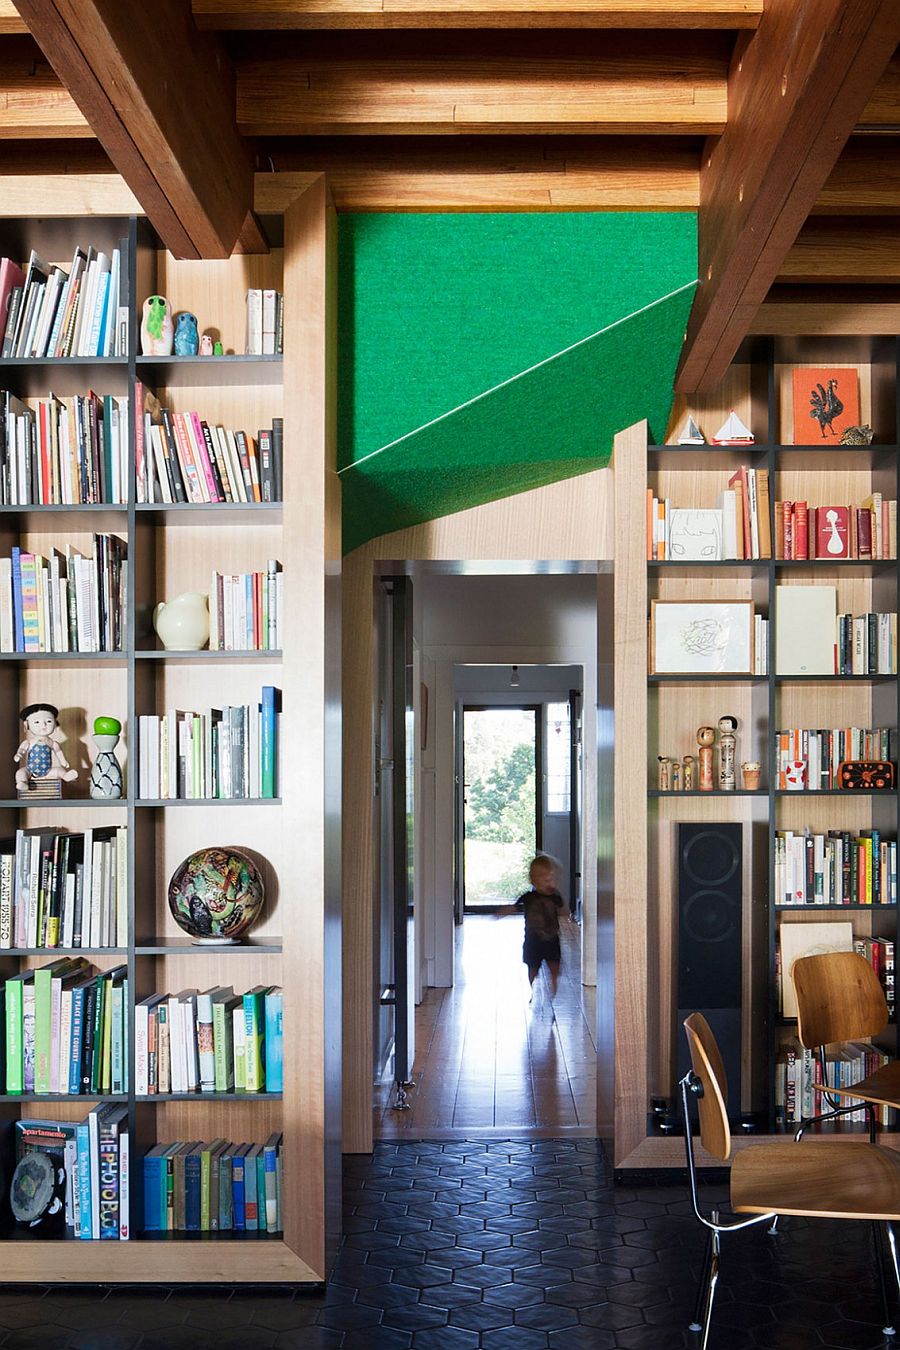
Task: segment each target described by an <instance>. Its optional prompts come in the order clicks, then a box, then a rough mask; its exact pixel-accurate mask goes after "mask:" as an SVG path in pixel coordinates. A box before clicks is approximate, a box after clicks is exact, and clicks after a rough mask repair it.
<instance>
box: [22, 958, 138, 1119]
mask: <svg viewBox="0 0 900 1350" xmlns="http://www.w3.org/2000/svg"><path fill="white" fill-rule="evenodd" d="M127 971H128V968H127V966H117V967H116V968H115V969H113V970H107V971H104V972H103V973H102V974H97V972H96V971H94V970H92V969H91V967H90V965H89V964H88V962H87V961H86V960H85V959H84V957H81V956H65V957H59V958H58V959H57V960H56V961H51V963H50V964H49V965H47V966H39V967H38V968H37V969H36V970H23V971H21V972H20V973H19V974H17V975H11V976H10V977H9V978H8V979H7V980H6V983H5V986H4V995H5V997H4V1004H3V1016H4V1024H5V1050H6V1055H5V1074H4V1081H5V1087H4V1089H3V1090H4V1092H6V1093H9V1094H13V1093H19V1092H33V1093H35V1094H36V1095H37V1096H46V1095H49V1094H51V1093H53V1094H56V1093H60V1094H62V1095H63V1096H70V1095H71V1096H91V1095H92V1094H93V1095H94V1096H96V1095H97V1094H98V1093H102V1094H103V1095H104V1096H109V1094H110V1093H119V1092H127V1091H128V1053H127V1044H128V1030H127V1028H128V973H127Z"/></svg>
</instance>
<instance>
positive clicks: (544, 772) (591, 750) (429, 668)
mask: <svg viewBox="0 0 900 1350" xmlns="http://www.w3.org/2000/svg"><path fill="white" fill-rule="evenodd" d="M482 566H485V565H482ZM517 566H519V567H521V568H522V572H521V574H519V575H515V574H512V575H511V574H490V573H485V572H480V573H471V572H470V573H468V574H466V573H463V572H461V570H460V568H461V565H459V564H457V565H453V564H421V563H420V564H389V565H387V566H386V567H385V568H384V571H383V572H382V576H381V582H380V585H381V587H382V588H383V589H382V595H383V596H386V603H387V604H388V605H389V608H390V610H391V616H390V617H386V616H385V615H384V614H382V617H381V620H380V621H379V630H380V633H381V639H382V641H381V652H382V660H381V661H380V662H379V666H380V669H381V671H382V681H381V684H380V692H379V702H378V704H377V705H376V712H378V709H380V713H378V716H377V718H376V721H377V723H378V725H379V727H380V730H379V731H378V734H377V744H376V765H378V766H380V767H379V769H378V775H377V779H376V782H377V784H378V785H379V786H378V787H377V797H376V808H375V809H376V814H377V817H378V818H379V819H380V821H381V827H380V829H379V828H376V832H375V837H376V840H378V841H380V847H381V850H382V851H388V850H390V851H391V853H392V858H391V860H390V861H388V862H386V860H385V859H384V857H383V856H382V859H381V865H380V866H379V864H378V862H377V860H376V869H377V870H376V876H378V875H379V874H380V878H381V888H380V900H378V902H377V903H378V909H377V911H376V915H378V914H380V916H381V921H380V922H379V921H378V919H377V917H376V947H377V950H376V952H375V958H376V969H378V970H379V971H380V972H381V973H380V976H379V977H378V981H377V982H378V987H379V991H380V995H381V998H380V1006H379V1007H378V1009H377V1018H378V1022H377V1025H378V1026H379V1029H380V1031H381V1033H382V1034H381V1036H380V1038H379V1050H380V1054H379V1055H378V1060H377V1061H376V1091H375V1101H374V1106H375V1132H376V1134H377V1135H380V1136H381V1137H446V1138H453V1137H456V1136H457V1135H458V1134H459V1132H460V1131H468V1132H472V1131H475V1132H481V1131H487V1132H491V1131H499V1132H502V1131H504V1130H509V1129H511V1128H515V1129H516V1130H520V1131H521V1130H525V1131H528V1132H529V1133H534V1134H535V1136H537V1135H539V1134H540V1133H542V1132H544V1133H547V1134H553V1133H558V1132H559V1131H563V1132H570V1131H575V1132H578V1133H584V1134H590V1133H592V1132H593V1130H594V1129H595V1122H596V1106H595V1094H596V1088H595V1084H596V1027H595V1023H596V1014H595V982H596V968H597V960H596V941H597V927H596V903H597V891H596V884H597V883H596V877H597V863H596V847H597V845H596V840H597V825H596V803H597V777H596V763H597V761H596V739H597V721H596V703H597V678H598V676H597V671H598V666H597V630H598V626H597V603H598V601H597V596H598V580H597V575H596V570H595V568H594V567H591V566H590V565H584V564H554V565H553V567H554V568H559V569H560V570H559V571H554V572H547V573H542V574H538V573H536V572H534V571H532V570H530V569H529V570H528V571H526V570H525V569H526V568H528V565H527V564H519V565H517ZM454 568H455V569H456V570H454ZM404 575H405V576H406V577H407V578H408V580H409V583H410V584H409V586H408V587H407V588H406V593H405V601H402V602H401V600H400V598H399V595H398V594H396V593H394V586H393V583H394V581H395V579H397V578H398V577H400V576H404ZM401 610H402V615H401ZM401 630H404V631H405V636H404V635H403V632H401ZM391 633H393V643H390V642H388V641H386V639H387V637H388V635H389V634H391ZM398 639H399V643H400V646H399V647H398ZM391 647H392V648H393V652H394V657H393V658H392V657H391V655H390V651H389V649H390V648H391ZM400 647H402V650H403V655H402V657H401V658H400V659H398V658H397V652H398V651H399V650H400ZM391 686H393V687H392V688H391ZM398 695H399V697H398ZM388 708H393V710H394V711H393V714H392V716H391V719H390V720H391V722H392V726H393V732H391V729H390V727H389V726H388V725H387V723H386V720H385V710H386V709H388ZM398 737H399V739H398ZM403 765H406V766H407V769H408V775H407V777H406V781H405V784H404V786H403V787H401V785H400V782H399V777H398V775H399V773H400V770H401V766H403ZM392 803H393V804H392ZM396 822H400V825H401V826H406V827H408V826H409V825H410V822H412V829H411V835H412V838H411V839H410V834H409V833H408V832H407V830H406V829H405V828H400V829H399V830H398V829H397V828H396ZM538 851H544V852H548V853H550V854H552V855H553V856H554V857H555V858H557V859H558V860H559V862H560V865H561V874H562V882H561V885H560V893H561V895H562V896H563V897H564V899H565V901H566V902H567V903H566V905H565V908H564V910H563V912H562V914H561V916H560V928H561V933H560V938H561V944H562V950H563V956H562V978H561V981H560V987H559V991H558V994H557V997H556V999H555V1002H551V1000H550V994H549V985H547V986H543V985H542V987H541V988H538V989H536V997H535V1000H534V1002H533V1003H529V993H530V989H529V984H528V975H527V970H526V967H525V964H524V962H523V961H522V942H523V929H524V920H523V916H522V914H521V912H517V913H513V914H508V915H506V916H502V917H501V916H500V915H499V914H498V910H500V909H502V908H503V907H506V906H509V905H511V904H512V903H513V902H514V901H515V900H516V898H517V897H518V896H519V895H521V894H522V893H523V892H524V891H526V890H527V889H528V887H529V881H528V865H529V862H530V860H531V858H532V857H533V856H534V854H535V853H536V852H538ZM410 932H412V939H411V940H410ZM413 1005H414V1018H413V1022H414V1025H413V1026H409V1024H408V1023H407V1024H406V1025H407V1026H408V1027H409V1035H408V1036H407V1038H406V1044H407V1046H408V1047H409V1049H410V1050H411V1051H412V1054H413V1060H412V1064H411V1070H410V1074H409V1077H410V1080H411V1082H412V1084H413V1086H412V1087H410V1088H409V1090H408V1091H407V1092H406V1093H405V1094H403V1096H402V1108H403V1109H401V1110H398V1109H397V1106H398V1100H400V1094H398V1091H397V1088H398V1085H400V1086H402V1076H401V1073H400V1072H399V1069H398V1064H399V1061H400V1059H402V1056H399V1057H398V1055H397V1048H398V1044H399V1034H398V1033H400V1032H401V1031H402V1029H403V1024H404V1022H405V1021H406V1019H405V1018H404V1011H406V1012H408V1011H409V1010H410V1009H411V1008H412V1006H413ZM385 1033H386V1034H385ZM379 1061H380V1064H379ZM385 1065H386V1066H387V1067H386V1072H385V1071H384V1066H385ZM379 1067H381V1068H382V1072H381V1074H380V1077H379V1075H378V1069H379Z"/></svg>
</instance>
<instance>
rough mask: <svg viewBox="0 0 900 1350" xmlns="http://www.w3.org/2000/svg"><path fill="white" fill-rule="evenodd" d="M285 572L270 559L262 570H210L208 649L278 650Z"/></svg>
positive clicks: (220, 650)
mask: <svg viewBox="0 0 900 1350" xmlns="http://www.w3.org/2000/svg"><path fill="white" fill-rule="evenodd" d="M283 613H284V574H283V572H282V570H281V563H280V562H278V561H277V559H275V558H270V559H269V560H268V562H267V563H266V570H265V572H237V573H233V572H232V573H226V572H213V574H212V576H211V577H210V583H209V646H210V650H211V651H219V652H234V651H255V652H272V651H280V650H281V642H282V615H283Z"/></svg>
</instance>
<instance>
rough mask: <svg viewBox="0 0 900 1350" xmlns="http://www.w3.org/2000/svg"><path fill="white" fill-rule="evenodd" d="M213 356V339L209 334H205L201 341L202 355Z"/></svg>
mask: <svg viewBox="0 0 900 1350" xmlns="http://www.w3.org/2000/svg"><path fill="white" fill-rule="evenodd" d="M212 354H213V340H212V337H211V336H210V334H209V333H204V334H203V336H202V338H201V339H200V355H201V356H212Z"/></svg>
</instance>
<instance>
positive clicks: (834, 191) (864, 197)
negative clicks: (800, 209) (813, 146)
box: [812, 136, 900, 228]
mask: <svg viewBox="0 0 900 1350" xmlns="http://www.w3.org/2000/svg"><path fill="white" fill-rule="evenodd" d="M812 214H813V215H815V216H891V215H900V137H895V136H871V137H863V136H851V138H850V140H849V141H848V142H847V144H846V145H845V146H844V149H843V152H842V154H841V157H840V159H839V160H838V162H837V164H835V166H834V168H833V170H832V171H831V173H830V174H829V177H828V181H827V182H826V184H825V186H824V187H823V188H822V191H821V192H820V193H819V195H818V197H817V198H816V202H815V205H814V206H813V209H812ZM863 228H864V227H863Z"/></svg>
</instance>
